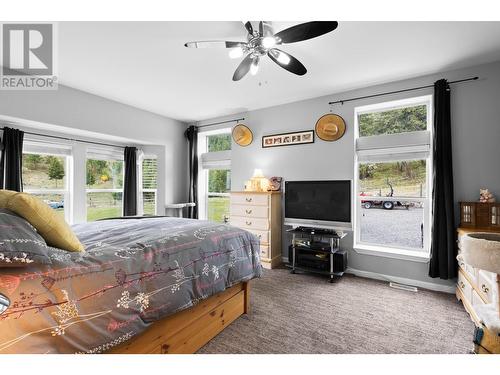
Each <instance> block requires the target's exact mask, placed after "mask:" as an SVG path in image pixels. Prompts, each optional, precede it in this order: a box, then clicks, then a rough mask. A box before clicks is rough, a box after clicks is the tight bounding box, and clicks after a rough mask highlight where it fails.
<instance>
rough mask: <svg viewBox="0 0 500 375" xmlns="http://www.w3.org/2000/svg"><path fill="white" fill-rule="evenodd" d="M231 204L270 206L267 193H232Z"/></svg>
mask: <svg viewBox="0 0 500 375" xmlns="http://www.w3.org/2000/svg"><path fill="white" fill-rule="evenodd" d="M231 204H232V205H233V204H244V205H250V206H269V195H267V194H252V193H248V194H235V193H233V194H231Z"/></svg>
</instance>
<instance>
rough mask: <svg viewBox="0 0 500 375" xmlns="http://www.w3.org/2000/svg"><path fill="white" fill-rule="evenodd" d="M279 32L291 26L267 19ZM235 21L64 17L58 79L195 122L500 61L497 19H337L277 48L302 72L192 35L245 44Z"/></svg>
mask: <svg viewBox="0 0 500 375" xmlns="http://www.w3.org/2000/svg"><path fill="white" fill-rule="evenodd" d="M273 24H274V27H275V31H279V30H282V29H284V28H286V27H289V26H291V25H293V24H294V23H290V22H273ZM245 35H246V34H245V30H244V28H243V26H242V24H241V23H240V22H118V23H117V22H102V23H99V22H84V23H82V22H61V23H60V24H59V47H58V49H59V82H60V83H61V84H64V85H67V86H70V87H74V88H77V89H80V90H84V91H87V92H90V93H93V94H96V95H100V96H103V97H106V98H109V99H113V100H116V101H119V102H122V103H126V104H129V105H132V106H135V107H138V108H142V109H145V110H148V111H151V112H155V113H158V114H161V115H164V116H167V117H171V118H175V119H179V120H183V121H194V120H203V119H209V118H213V117H218V116H223V115H228V114H232V113H237V112H243V111H247V110H253V109H258V108H263V107H269V106H273V105H279V104H283V103H287V102H293V101H297V100H301V99H306V98H312V97H316V96H321V95H327V94H332V93H335V92H341V91H346V90H349V89H354V88H359V87H364V86H369V85H372V84H378V83H383V82H388V81H394V80H399V79H405V78H410V77H414V76H418V75H423V74H428V73H434V72H437V71H442V70H448V69H455V68H461V67H465V66H471V65H475V64H481V63H486V62H490V61H495V60H500V22H339V27H338V29H337V30H336V31H334V32H332V33H330V34H326V35H324V36H322V37H319V38H316V39H311V40H308V41H304V42H300V43H295V44H289V45H286V46H283V47H282V49H283V50H284V51H287V52H289V53H291V54H292V55H294V56H295V57H297V58H298V59H299V60H300V61H301V62H302V63H303V64H304V65H305V66H306V68H307V69H308V73H307V74H306V75H305V76H302V77H299V76H295V75H293V74H291V73H288V72H287V71H285V70H283V69H282V68H280V67H279V66H277V65H275V64H274V63H273V62H272V61H270V60H269V59H267V58H266V59H264V60H263V62H262V63H261V66H260V70H259V72H258V74H257V75H256V76H251V75H248V76H247V77H245V78H244V79H243V80H241V81H239V82H233V81H232V75H233V72H234V70H235V69H236V67H237V66H238V64H239V61H240V60H231V59H229V57H228V51H227V50H225V49H198V50H197V49H190V48H185V47H184V46H183V45H184V43H185V42H188V41H196V40H234V41H238V40H245V39H244V38H245Z"/></svg>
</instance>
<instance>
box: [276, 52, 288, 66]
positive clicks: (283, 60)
mask: <svg viewBox="0 0 500 375" xmlns="http://www.w3.org/2000/svg"><path fill="white" fill-rule="evenodd" d="M276 60H278V61H279V62H280V63H282V64H284V65H288V63H289V62H290V56H288V55H286V54H284V53H281V52H280V53H278V57H277V58H276Z"/></svg>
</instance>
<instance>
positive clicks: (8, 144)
mask: <svg viewBox="0 0 500 375" xmlns="http://www.w3.org/2000/svg"><path fill="white" fill-rule="evenodd" d="M23 139H24V132H23V131H21V130H17V129H11V128H4V129H3V139H2V147H1V148H2V157H1V158H0V188H2V189H7V190H14V191H23V176H22V164H23Z"/></svg>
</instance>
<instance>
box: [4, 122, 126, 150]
mask: <svg viewBox="0 0 500 375" xmlns="http://www.w3.org/2000/svg"><path fill="white" fill-rule="evenodd" d="M0 129H2V130H4V129H5V127H2V128H0ZM24 134H30V135H37V136H39V137H47V138H56V139H63V140H65V141H72V142H81V143H89V144H92V145H99V146H109V147H119V148H125V146H118V145H112V144H109V143H101V142H92V141H84V140H82V139H75V138H66V137H59V136H57V135H47V134H40V133H32V132H27V131H25V132H24Z"/></svg>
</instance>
